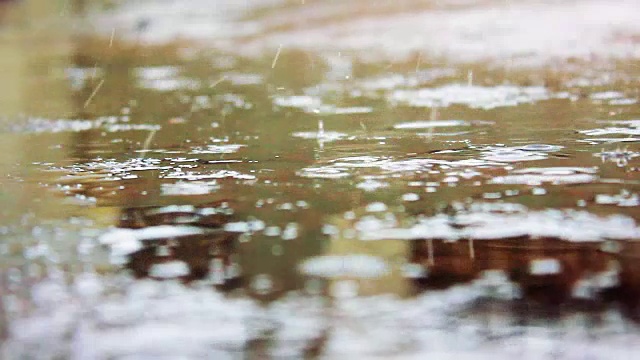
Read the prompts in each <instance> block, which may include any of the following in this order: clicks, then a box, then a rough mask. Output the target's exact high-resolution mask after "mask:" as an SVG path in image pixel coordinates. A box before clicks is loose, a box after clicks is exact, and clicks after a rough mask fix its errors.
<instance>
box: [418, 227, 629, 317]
mask: <svg viewBox="0 0 640 360" xmlns="http://www.w3.org/2000/svg"><path fill="white" fill-rule="evenodd" d="M609 248H612V249H613V250H611V249H609ZM636 248H637V244H636V242H635V241H631V242H624V241H616V242H607V243H604V245H603V243H602V242H581V243H574V242H569V241H565V240H562V239H558V238H537V239H531V238H512V239H497V240H476V241H473V240H459V241H456V242H451V241H444V240H421V241H415V242H413V243H412V246H411V255H410V259H411V261H412V262H414V263H418V264H421V265H422V266H424V267H425V268H426V269H427V272H428V275H427V276H426V277H424V278H421V279H418V280H417V284H419V286H420V287H423V288H425V289H433V288H443V287H448V286H451V285H454V284H457V283H461V282H468V281H470V280H472V279H476V278H478V277H479V276H480V274H481V273H482V272H484V271H487V270H500V271H503V272H504V273H505V274H506V275H507V276H508V279H509V280H510V281H513V282H515V283H517V284H518V285H519V286H520V288H521V289H522V295H523V296H524V299H525V300H531V301H534V302H537V303H541V304H547V305H558V304H562V303H572V302H575V300H576V299H575V296H576V293H575V292H576V287H577V286H578V285H579V282H580V281H583V280H588V279H593V277H594V276H596V275H598V274H603V273H605V272H609V273H610V276H611V279H613V280H612V282H610V283H608V284H602V283H600V284H597V283H591V289H590V291H589V293H588V294H584V295H583V296H582V298H583V299H584V298H588V299H589V301H596V302H601V301H604V302H610V301H616V302H619V303H621V304H623V305H625V306H626V307H627V308H628V309H629V310H630V312H631V313H634V314H635V313H637V311H636V309H637V307H638V306H639V305H640V302H639V301H638V294H640V278H639V277H638V275H637V274H638V267H637V265H636V262H635V259H636V258H637V256H638V255H637V252H638V251H637V250H638V249H636Z"/></svg>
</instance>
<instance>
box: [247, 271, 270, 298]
mask: <svg viewBox="0 0 640 360" xmlns="http://www.w3.org/2000/svg"><path fill="white" fill-rule="evenodd" d="M251 288H252V289H253V291H255V292H256V294H258V295H267V294H269V293H270V292H271V291H273V279H272V278H271V276H270V275H268V274H258V275H256V276H255V277H254V278H253V281H252V282H251Z"/></svg>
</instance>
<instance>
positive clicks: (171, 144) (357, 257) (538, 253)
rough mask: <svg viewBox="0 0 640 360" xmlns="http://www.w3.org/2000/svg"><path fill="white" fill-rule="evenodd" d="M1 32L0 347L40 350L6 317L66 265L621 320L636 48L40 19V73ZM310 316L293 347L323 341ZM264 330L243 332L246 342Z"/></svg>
mask: <svg viewBox="0 0 640 360" xmlns="http://www.w3.org/2000/svg"><path fill="white" fill-rule="evenodd" d="M255 16H264V15H261V13H256V15H255ZM273 31H275V30H273ZM12 36H16V38H15V39H13V40H12V39H3V40H2V41H4V43H3V44H2V46H6V47H11V46H13V47H12V48H11V49H12V52H11V54H15V55H16V56H22V57H23V58H25V59H27V61H26V63H25V64H22V65H21V68H20V69H21V70H20V71H22V72H21V74H22V75H21V76H16V77H14V78H13V79H12V81H14V84H15V85H13V87H15V88H16V89H21V90H20V96H19V99H20V101H19V102H16V101H14V102H12V104H15V107H16V108H15V109H9V108H8V107H7V108H6V109H8V110H7V111H6V113H12V114H10V115H7V116H5V118H4V119H3V120H2V125H1V126H2V133H0V136H1V137H2V141H1V143H2V144H3V145H2V149H3V150H2V155H1V156H2V160H1V161H0V167H1V168H2V170H3V177H2V180H1V181H0V184H2V189H1V190H0V196H1V197H2V203H3V208H2V210H1V211H0V214H1V216H2V222H1V224H2V227H1V228H0V230H1V231H2V242H1V244H0V246H1V248H0V259H1V260H2V261H1V263H0V274H1V275H2V279H1V282H0V283H1V284H2V286H1V287H0V290H1V291H2V292H1V294H2V301H1V302H0V320H3V323H4V324H5V325H3V326H2V327H0V337H2V338H4V339H10V341H9V340H7V343H8V344H13V345H8V346H10V347H9V348H8V349H9V350H5V351H8V353H11V352H15V353H16V354H22V355H23V356H26V357H25V358H28V357H29V356H30V355H29V354H32V355H33V354H39V352H38V351H41V350H42V349H43V348H46V346H45V345H43V346H42V347H38V346H35V345H34V343H37V342H38V340H37V339H38V335H37V332H35V333H36V335H33V332H31V333H30V332H28V331H27V330H25V329H26V328H24V327H20V326H22V325H20V324H22V323H21V321H22V320H23V319H25V318H26V319H29V318H30V317H33V316H35V315H39V314H41V313H42V311H43V310H42V309H43V308H46V309H50V308H48V306H49V307H50V306H61V305H60V304H58V305H51V304H48V303H47V302H46V301H44V302H43V300H42V299H41V298H38V297H37V296H36V295H33V293H32V290H33V289H34V288H37V287H38V284H39V283H40V282H45V280H47V279H50V278H60V277H61V278H64V279H65V280H64V282H66V283H68V284H72V283H73V282H74V281H75V280H74V279H76V278H80V277H81V275H83V274H86V273H90V274H98V275H99V276H101V277H103V278H104V279H110V278H118V277H119V276H125V277H131V278H133V279H136V280H131V281H133V282H134V283H135V282H136V281H140V282H142V281H144V280H143V279H148V278H150V279H152V280H153V281H154V282H167V283H168V282H174V281H176V280H178V281H179V282H180V283H184V284H186V286H191V285H192V284H194V283H197V284H201V283H202V282H204V283H206V286H207V288H210V289H214V288H215V289H217V291H220V292H221V293H223V294H226V296H229V297H230V298H232V299H246V298H250V299H255V300H257V301H259V302H260V303H261V304H263V305H264V306H269V305H268V304H271V303H274V302H275V303H277V302H278V301H280V300H281V299H283V298H286V297H287V296H288V294H291V293H292V292H298V293H304V294H312V295H318V294H319V295H320V296H323V297H324V298H325V299H334V298H338V299H340V298H345V297H347V298H351V297H358V296H362V297H363V298H366V297H369V296H374V295H385V294H386V295H388V294H393V295H395V296H399V297H401V298H406V299H412V298H420V296H424V294H425V293H426V294H430V293H437V292H439V291H446V289H451V288H456V289H457V288H458V287H460V286H461V287H462V288H464V287H465V286H468V287H469V288H471V287H473V286H476V285H473V284H477V283H478V281H485V283H483V284H485V285H483V286H486V287H487V289H489V290H487V294H488V295H487V296H486V297H483V298H482V299H481V300H480V301H477V302H472V305H470V306H469V307H467V308H465V309H464V310H461V312H460V313H459V318H460V319H467V318H474V317H475V318H482V319H484V317H488V316H490V315H491V314H493V315H495V316H498V317H500V316H503V315H504V314H510V315H509V316H511V317H510V318H508V321H507V322H508V323H509V324H512V323H513V324H520V325H522V323H523V322H524V323H535V324H536V326H538V324H539V323H540V322H542V324H543V325H542V326H543V327H544V326H548V328H553V326H554V325H553V324H555V323H556V322H557V321H559V320H558V319H559V318H563V317H570V316H573V315H575V314H589V315H587V316H588V317H589V319H591V320H593V319H595V318H597V317H598V316H604V315H602V314H608V312H611V311H619V312H620V313H621V314H624V316H626V317H627V318H628V319H630V320H634V321H635V319H636V318H637V316H638V311H637V307H638V299H640V298H639V297H638V296H639V294H640V277H639V275H638V274H640V272H638V269H637V264H636V263H637V258H638V257H639V256H640V249H639V248H638V244H637V241H638V240H639V239H640V228H638V225H637V223H636V221H637V220H638V219H639V217H640V213H639V210H638V209H639V205H640V194H639V193H638V190H639V188H640V186H639V184H640V177H639V176H638V172H639V167H638V166H639V163H638V161H639V160H638V159H640V156H639V155H640V153H638V148H637V141H638V136H640V107H639V106H638V101H639V100H640V99H638V96H639V93H638V89H639V88H640V87H639V85H640V71H639V69H640V68H638V62H637V61H635V60H599V59H592V60H591V61H582V60H576V59H573V60H569V61H566V62H562V63H560V64H553V65H547V66H542V67H538V68H532V69H521V70H513V69H508V71H507V70H506V69H505V68H501V67H499V66H495V65H492V64H491V63H482V62H479V63H466V64H456V63H448V62H445V61H443V60H441V59H437V58H429V56H428V55H426V54H416V56H412V57H409V58H407V59H402V60H397V59H395V60H394V59H389V60H387V61H377V62H371V60H369V59H367V57H366V54H360V53H358V52H357V51H354V52H353V53H346V54H340V55H339V56H338V58H339V61H336V60H335V59H336V56H335V55H336V54H332V53H327V51H324V50H323V51H319V52H310V51H308V50H306V49H305V50H299V49H289V48H284V49H278V52H277V55H275V58H274V54H273V53H267V54H262V55H261V56H252V57H245V56H241V55H238V54H236V53H233V52H229V51H223V50H215V49H209V48H206V47H205V48H203V47H202V46H201V45H200V44H198V45H194V44H193V43H191V42H188V41H178V42H173V43H170V44H167V45H148V44H143V43H131V42H127V41H124V40H118V39H115V40H114V39H111V38H109V37H105V36H97V35H96V36H93V35H86V34H82V35H81V36H73V37H71V36H67V35H63V36H58V39H63V40H60V41H61V43H64V44H65V46H67V48H68V51H67V52H66V53H63V54H56V55H55V56H51V53H50V52H49V51H48V50H46V49H45V50H42V54H43V55H42V56H44V57H47V56H48V57H49V64H50V66H49V67H46V68H47V69H48V70H46V71H44V70H43V66H42V62H41V59H42V58H43V57H40V55H38V56H35V55H33V54H31V53H29V51H24V49H23V48H21V47H20V46H18V47H15V42H19V41H20V36H27V35H24V34H22V35H20V34H13V35H12ZM28 36H32V34H29V35H28ZM37 36H39V38H38V39H40V40H41V41H43V42H44V41H45V40H42V39H43V36H44V35H42V34H38V35H37ZM11 41H14V43H12V42H11ZM12 44H13V45H12ZM5 60H6V59H5ZM7 61H9V60H7ZM13 63H20V61H17V62H13ZM344 63H348V68H349V70H348V75H347V76H343V75H340V76H336V72H341V71H344ZM336 64H337V65H336ZM341 64H342V65H341ZM340 66H342V67H340ZM8 86H10V87H11V86H12V85H8ZM44 88H46V89H48V90H47V91H44V92H43V91H42V89H44ZM25 89H26V90H25ZM14 95H15V94H14ZM14 110H15V111H14ZM17 112H20V113H22V114H20V115H16V114H15V113H17ZM145 229H147V230H148V232H146V233H145V232H144V231H145ZM116 231H121V232H120V233H117V232H116ZM114 234H115V235H114ZM127 241H129V242H127ZM127 246H131V247H127ZM114 254H115V255H114ZM162 265H166V266H164V267H163V266H162ZM381 268H384V269H383V270H380V269H381ZM104 281H105V283H108V284H109V285H108V287H110V288H109V290H108V291H107V293H109V292H112V293H118V292H119V291H121V290H122V289H119V288H118V286H119V285H118V283H117V282H115V283H114V282H109V281H108V280H104ZM114 284H115V285H114ZM505 284H509V287H508V289H509V290H508V294H506V295H505V294H504V293H503V290H504V286H505ZM69 286H71V285H69ZM443 289H444V290H443ZM491 289H493V290H495V291H497V292H498V293H500V294H499V295H500V296H497V297H494V296H493V295H492V294H493V293H491V291H493V290H491ZM503 295H504V296H503ZM501 296H502V297H501ZM40 297H42V295H40ZM44 297H45V298H47V295H45V296H44ZM505 298H506V299H507V300H505ZM332 301H333V300H332ZM43 303H44V305H43ZM265 304H266V305H265ZM175 306H176V307H180V304H178V303H176V304H175ZM406 306H413V305H412V304H408V305H406ZM444 307H445V308H446V305H444ZM47 311H48V310H47ZM436 311H438V310H436ZM443 311H444V310H443ZM496 314H497V315H496ZM500 314H502V315H500ZM550 314H551V315H553V316H551V318H549V315H550ZM178 316H179V314H178ZM327 316H328V318H330V319H333V318H332V317H331V316H335V315H331V316H329V315H327ZM591 320H590V321H591ZM338 321H339V320H338ZM460 321H464V320H460ZM487 321H488V320H487ZM544 321H547V323H545V322H544ZM11 324H18V325H15V326H14V327H12V326H13V325H11ZM513 324H512V325H504V327H505V328H506V329H513V328H516V327H517V326H516V325H513ZM545 324H546V325H545ZM594 324H595V325H594ZM597 324H599V322H598V320H593V323H591V325H589V326H599V325H597ZM631 324H633V322H631ZM60 326H62V325H60ZM487 326H488V325H487ZM518 326H519V325H518ZM629 326H631V327H633V326H635V325H629ZM334 327H335V325H334ZM487 328H489V327H487ZM328 329H329V330H326V329H325V330H326V331H323V332H320V333H321V335H318V336H316V337H315V338H314V339H313V341H309V342H308V343H307V344H306V345H305V347H304V351H303V353H305V354H306V355H305V356H307V357H314V356H321V354H323V351H328V350H323V346H327V347H329V348H330V349H331V346H330V345H327V344H325V342H326V341H327V339H326V337H327V336H328V335H327V332H330V331H331V327H329V328H328ZM488 331H489V330H488ZM494 331H495V329H493V328H491V330H490V331H489V333H490V334H488V335H486V336H485V337H483V339H484V340H483V341H488V342H490V341H493V340H492V339H493V338H492V336H494V335H495V336H498V335H496V334H495V333H494ZM553 331H555V330H553ZM634 331H635V330H633V331H632V330H629V331H627V332H626V333H627V334H635V332H634ZM454 332H455V331H454ZM24 334H26V335H24ZM30 336H32V337H33V338H30ZM483 336H484V335H483ZM499 336H502V335H499ZM499 336H498V337H499ZM509 336H511V335H509ZM16 339H17V340H16ZM33 339H36V340H33ZM265 339H266V340H265ZM12 341H13V342H12ZM20 341H22V343H21V342H20ZM30 341H31V342H30ZM270 341H274V340H273V339H271V338H269V336H268V335H265V336H263V337H262V338H260V337H258V340H257V342H247V344H246V345H243V346H244V349H245V350H247V349H248V350H247V351H248V353H249V354H253V355H255V356H257V357H261V356H267V355H265V354H272V353H271V352H270V351H271V350H268V349H271V348H274V346H275V345H273V344H271V343H270ZM24 343H27V344H28V346H27V347H26V348H27V349H30V350H26V352H23V353H20V352H19V351H17V350H16V349H18V348H20V347H21V346H22V345H20V344H24ZM329 343H330V342H329ZM16 344H18V345H16ZM285 344H288V343H285ZM483 344H485V345H482V346H487V345H486V343H483ZM49 345H50V346H52V347H53V348H55V349H56V351H60V353H61V354H68V352H64V351H66V350H60V349H59V347H57V348H56V346H58V345H51V344H49ZM11 346H13V347H11ZM29 346H30V347H29ZM287 346H291V347H292V348H295V346H293V345H285V347H287ZM296 346H297V345H296ZM241 348H242V346H241ZM275 348H277V346H276V347H275ZM394 349H395V350H393V351H395V352H396V353H397V354H402V351H404V350H406V349H404V348H403V347H402V346H400V347H397V348H394ZM483 349H484V348H483ZM76 350H77V349H76ZM29 351H32V352H31V353H30V352H29ZM140 351H141V353H144V351H142V350H140ZM243 351H244V350H243ZM393 351H392V353H393ZM125 353H126V352H125ZM133 353H134V354H135V351H133ZM383 353H384V352H383ZM328 354H331V352H330V351H329V352H328ZM18 356H19V355H18ZM117 356H119V355H112V357H117ZM65 357H66V355H61V358H65ZM17 358H20V357H17ZM98 358H99V357H98Z"/></svg>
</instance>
